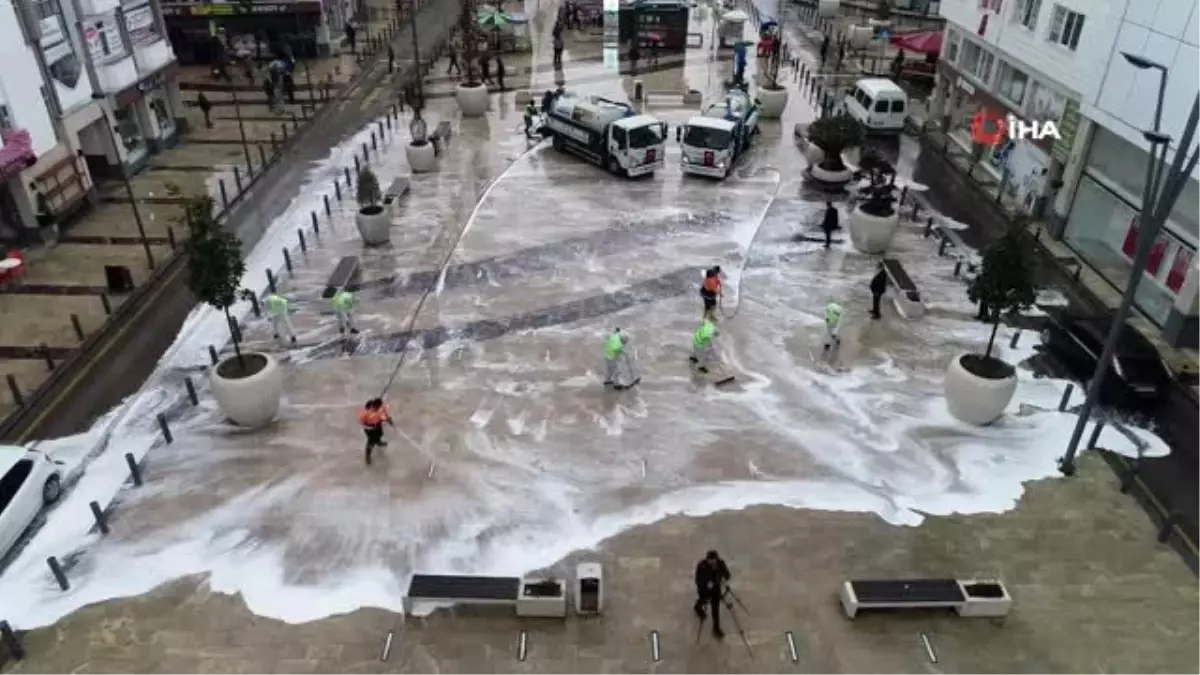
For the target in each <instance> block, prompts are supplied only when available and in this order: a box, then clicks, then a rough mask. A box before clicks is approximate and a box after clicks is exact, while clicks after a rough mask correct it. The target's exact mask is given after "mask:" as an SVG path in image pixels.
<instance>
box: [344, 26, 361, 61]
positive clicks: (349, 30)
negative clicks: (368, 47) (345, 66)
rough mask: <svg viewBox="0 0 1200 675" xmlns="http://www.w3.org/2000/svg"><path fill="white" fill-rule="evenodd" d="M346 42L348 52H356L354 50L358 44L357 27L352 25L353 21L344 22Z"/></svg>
mask: <svg viewBox="0 0 1200 675" xmlns="http://www.w3.org/2000/svg"><path fill="white" fill-rule="evenodd" d="M345 31H346V44H348V45H350V53H351V54H357V53H358V52H357V51H355V50H356V48H357V45H358V29H357V28H355V27H354V22H353V21H347V22H346V29H345Z"/></svg>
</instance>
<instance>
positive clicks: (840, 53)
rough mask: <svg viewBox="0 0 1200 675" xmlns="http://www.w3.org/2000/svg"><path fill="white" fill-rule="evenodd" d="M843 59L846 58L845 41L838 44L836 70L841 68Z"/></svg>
mask: <svg viewBox="0 0 1200 675" xmlns="http://www.w3.org/2000/svg"><path fill="white" fill-rule="evenodd" d="M844 60H846V43H845V42H843V43H841V44H839V45H838V60H837V69H838V70H841V69H842V61H844Z"/></svg>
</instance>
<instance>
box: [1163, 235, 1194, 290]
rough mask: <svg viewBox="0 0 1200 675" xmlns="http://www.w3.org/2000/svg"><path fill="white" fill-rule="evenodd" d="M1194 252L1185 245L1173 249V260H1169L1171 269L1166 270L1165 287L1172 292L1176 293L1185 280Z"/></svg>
mask: <svg viewBox="0 0 1200 675" xmlns="http://www.w3.org/2000/svg"><path fill="white" fill-rule="evenodd" d="M1194 257H1195V253H1193V252H1192V250H1191V249H1189V248H1188V247H1186V246H1180V247H1179V248H1177V249H1175V260H1173V261H1172V262H1171V271H1170V272H1167V288H1169V289H1171V292H1172V293H1178V292H1179V289H1181V288H1183V282H1184V281H1186V280H1187V275H1188V269H1189V268H1190V267H1191V266H1192V259H1193V258H1194Z"/></svg>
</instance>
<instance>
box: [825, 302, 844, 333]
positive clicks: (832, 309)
mask: <svg viewBox="0 0 1200 675" xmlns="http://www.w3.org/2000/svg"><path fill="white" fill-rule="evenodd" d="M841 320H842V306H841V305H839V304H837V303H836V302H831V303H829V304H828V305H826V306H825V325H826V326H828V327H829V328H833V327H834V326H836V325H838V323H840V322H841Z"/></svg>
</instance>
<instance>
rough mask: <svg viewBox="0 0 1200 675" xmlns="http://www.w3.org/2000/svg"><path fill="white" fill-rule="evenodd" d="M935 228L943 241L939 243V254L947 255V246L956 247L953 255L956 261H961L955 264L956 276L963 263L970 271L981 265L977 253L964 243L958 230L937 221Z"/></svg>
mask: <svg viewBox="0 0 1200 675" xmlns="http://www.w3.org/2000/svg"><path fill="white" fill-rule="evenodd" d="M933 228H934V232H936V233H937V235H938V237H940V238H941V240H942V241H941V243H939V244H938V255H939V256H944V255H946V247H947V246H952V247H954V250H955V253H954V256H953V257H954V260H955V262H956V263H959V264H956V265H955V266H954V274H955V276H958V272H959V268H960V267H961V266H962V265H966V267H967V271H968V272H974V271H975V268H976V267H977V266H978V265H979V258H978V256H976V255H975V252H974V251H972V250H971V249H970V248H969V247H967V245H966V244H965V243H963V240H962V237H960V236H959V234H958V232H957V231H956V230H954V229H953V228H950V227H946V225H945V224H943V223H937V224H935V225H934V226H933Z"/></svg>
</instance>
